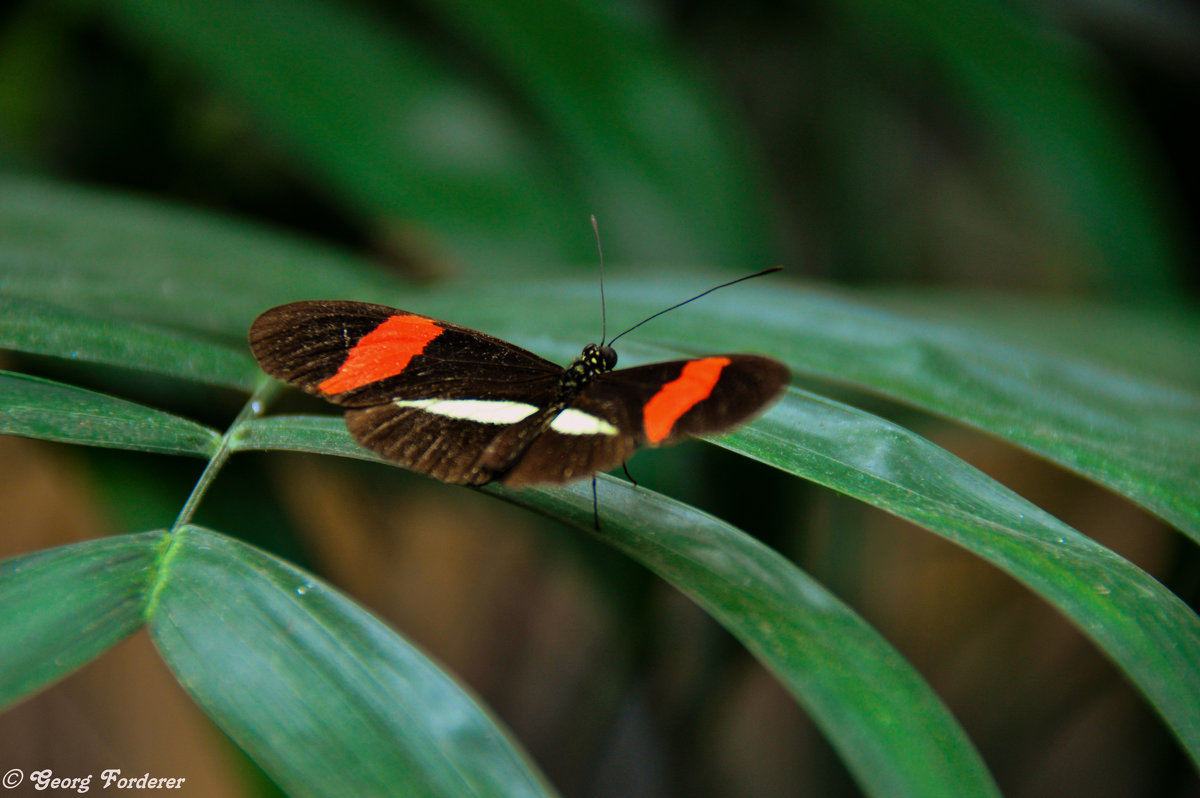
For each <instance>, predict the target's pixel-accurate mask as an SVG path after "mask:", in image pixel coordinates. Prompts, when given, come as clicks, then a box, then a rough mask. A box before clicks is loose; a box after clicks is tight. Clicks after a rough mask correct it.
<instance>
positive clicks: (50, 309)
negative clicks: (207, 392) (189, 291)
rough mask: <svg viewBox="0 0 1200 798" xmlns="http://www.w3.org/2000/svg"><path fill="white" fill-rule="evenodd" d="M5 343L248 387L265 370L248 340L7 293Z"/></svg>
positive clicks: (0, 343) (2, 312)
mask: <svg viewBox="0 0 1200 798" xmlns="http://www.w3.org/2000/svg"><path fill="white" fill-rule="evenodd" d="M0 347H2V348H7V349H13V350H16V351H19V352H32V353H34V354H39V355H51V356H53V357H61V358H66V359H68V360H80V361H85V362H92V363H103V364H105V365H114V366H124V367H126V368H130V369H135V370H137V371H146V372H151V373H154V374H164V375H167V376H169V377H180V378H183V379H189V380H194V381H196V382H201V383H207V384H209V385H223V386H227V387H230V388H241V389H244V390H249V389H251V388H253V387H254V384H255V383H256V382H257V381H258V379H259V373H260V372H259V369H258V366H257V365H255V363H254V359H253V358H252V357H251V356H250V353H249V351H248V350H247V349H246V347H245V346H244V345H242V346H232V345H229V344H221V343H216V342H214V341H211V340H209V339H206V338H201V337H199V336H196V335H189V334H186V333H180V332H176V331H174V330H170V329H165V328H162V327H154V326H151V325H147V324H141V323H138V322H131V321H125V320H119V319H114V318H112V317H98V316H93V315H90V314H88V313H85V312H82V311H79V310H70V311H68V310H64V309H61V308H57V307H54V306H52V305H46V304H43V303H40V302H32V301H29V300H25V299H18V298H14V297H5V296H0Z"/></svg>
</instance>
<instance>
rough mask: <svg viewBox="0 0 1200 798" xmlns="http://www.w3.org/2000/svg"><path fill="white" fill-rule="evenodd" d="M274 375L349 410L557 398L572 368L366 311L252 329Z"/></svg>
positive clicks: (301, 305) (314, 305)
mask: <svg viewBox="0 0 1200 798" xmlns="http://www.w3.org/2000/svg"><path fill="white" fill-rule="evenodd" d="M250 349H251V351H252V352H253V353H254V357H255V358H256V359H257V360H258V362H259V365H260V366H262V368H263V370H264V371H266V372H267V373H268V374H270V375H272V376H274V377H278V378H279V379H281V380H284V381H285V382H289V383H291V384H292V385H295V386H296V387H298V388H300V389H302V390H304V391H306V392H308V393H311V394H314V395H316V396H320V397H321V398H322V399H327V400H329V401H331V402H335V403H337V404H340V405H343V406H346V407H365V406H369V405H378V404H383V403H385V402H389V401H391V400H393V399H397V398H400V399H423V398H442V399H505V398H509V397H513V396H518V397H519V396H525V395H529V394H531V393H533V394H537V393H541V392H544V391H547V390H550V391H552V390H553V386H554V385H555V384H556V383H557V380H558V375H559V374H560V373H561V372H562V368H561V367H559V366H557V365H556V364H554V363H552V362H550V361H549V360H546V359H544V358H541V357H538V356H537V355H535V354H533V353H532V352H529V351H527V350H525V349H522V348H520V347H519V346H514V345H513V344H510V343H508V342H507V341H503V340H501V339H499V338H493V337H492V336H490V335H485V334H483V333H481V332H477V331H475V330H471V329H468V328H466V327H460V326H458V325H457V324H450V323H449V322H444V321H438V320H436V319H430V318H427V317H425V316H420V315H418V314H415V313H408V312H405V311H402V310H396V309H394V308H390V307H387V306H385V305H373V304H370V303H366V302H344V301H313V302H293V303H291V304H288V305H280V306H279V307H276V308H272V309H271V310H268V311H267V312H265V313H263V314H262V315H261V316H259V317H258V318H257V319H255V321H254V324H253V325H251V327H250Z"/></svg>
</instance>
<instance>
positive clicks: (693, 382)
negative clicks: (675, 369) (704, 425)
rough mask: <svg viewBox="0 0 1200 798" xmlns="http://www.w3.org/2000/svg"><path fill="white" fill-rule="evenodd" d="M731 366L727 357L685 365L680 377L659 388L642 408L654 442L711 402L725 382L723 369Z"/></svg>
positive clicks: (644, 422) (649, 435) (647, 433)
mask: <svg viewBox="0 0 1200 798" xmlns="http://www.w3.org/2000/svg"><path fill="white" fill-rule="evenodd" d="M728 365H729V358H727V357H706V358H704V359H702V360H693V361H691V362H689V363H687V364H686V365H684V367H683V371H682V372H681V373H680V375H679V376H678V377H676V378H675V379H673V380H671V381H670V382H668V383H667V384H666V385H664V386H663V387H662V388H659V389H658V393H656V394H654V396H652V397H650V401H649V402H646V406H645V407H644V408H643V409H642V426H643V427H644V428H645V430H646V437H647V438H648V439H649V440H650V442H651V443H658V442H659V441H661V440H663V439H664V438H666V437H667V436H668V435H669V434H671V428H672V427H674V426H675V422H676V421H678V420H679V417H680V416H682V415H683V414H684V413H686V412H687V411H689V410H691V409H692V408H693V407H695V406H696V405H697V404H699V403H700V402H702V401H704V400H705V399H707V398H708V396H709V394H711V393H712V389H713V386H715V385H716V384H717V380H719V379H721V370H722V369H724V368H725V367H726V366H728Z"/></svg>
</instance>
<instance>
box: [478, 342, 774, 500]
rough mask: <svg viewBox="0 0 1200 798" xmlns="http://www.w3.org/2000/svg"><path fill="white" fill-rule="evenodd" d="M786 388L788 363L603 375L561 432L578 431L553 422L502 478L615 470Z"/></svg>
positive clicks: (728, 358) (687, 363)
mask: <svg viewBox="0 0 1200 798" xmlns="http://www.w3.org/2000/svg"><path fill="white" fill-rule="evenodd" d="M787 381H788V371H787V369H786V368H785V367H784V366H783V365H782V364H781V363H779V362H777V361H774V360H771V359H770V358H765V357H759V356H757V355H742V354H734V355H716V356H712V357H706V358H697V359H693V360H673V361H667V362H663V363H651V364H649V365H645V366H637V367H635V368H630V369H620V370H618V371H609V372H605V373H603V374H599V375H597V376H596V377H595V378H593V380H592V381H591V382H590V383H589V384H588V386H587V387H586V388H584V390H583V392H582V393H580V395H579V396H577V397H576V398H575V399H574V401H572V402H571V403H570V404H568V406H567V408H566V409H565V410H564V411H563V413H564V414H565V413H567V412H574V413H578V414H580V418H579V420H578V421H577V422H576V423H575V424H573V425H567V424H561V425H557V426H560V427H561V428H562V429H563V430H567V429H571V430H573V432H570V433H569V432H566V431H561V432H560V431H559V430H556V429H555V426H556V425H555V424H553V423H552V424H551V426H550V427H549V428H548V429H546V430H545V431H544V432H543V433H542V434H541V435H540V436H538V437H537V438H536V439H534V441H533V442H532V443H531V444H530V445H529V448H528V449H527V450H526V452H525V454H524V455H523V456H522V457H521V458H520V459H519V460H518V461H517V462H516V463H515V464H513V466H512V467H511V469H510V470H509V471H508V472H507V473H506V474H504V475H503V476H502V477H500V479H501V480H502V481H503V482H504V483H506V484H508V485H512V486H517V487H519V486H521V485H528V484H540V483H546V482H569V481H571V480H573V479H579V478H581V477H585V476H589V475H591V474H595V473H597V472H603V471H611V470H612V469H614V468H617V467H618V466H620V465H622V464H624V463H625V462H626V461H627V460H628V459H629V458H630V457H631V456H632V455H633V453H634V452H635V451H636V450H637V449H638V448H639V447H641V446H663V445H669V444H672V443H675V442H677V441H679V440H680V439H682V438H685V437H687V436H689V435H705V434H715V433H719V432H723V431H725V430H728V429H731V428H733V427H735V426H737V425H738V424H740V423H742V422H743V421H746V420H747V419H748V418H750V417H751V416H753V415H754V414H756V413H757V412H759V411H760V410H761V409H762V408H763V407H764V406H765V405H766V404H768V403H769V402H771V401H772V400H773V399H775V398H776V397H777V396H778V395H779V394H780V392H781V391H782V390H783V387H784V385H785V384H786V383H787ZM560 417H561V415H560ZM587 419H594V420H595V421H593V422H588V421H587Z"/></svg>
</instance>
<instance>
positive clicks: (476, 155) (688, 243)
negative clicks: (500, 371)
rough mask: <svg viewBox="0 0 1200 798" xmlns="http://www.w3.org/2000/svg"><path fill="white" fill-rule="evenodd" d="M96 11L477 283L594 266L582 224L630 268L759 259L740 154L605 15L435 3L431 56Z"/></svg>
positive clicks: (286, 19)
mask: <svg viewBox="0 0 1200 798" xmlns="http://www.w3.org/2000/svg"><path fill="white" fill-rule="evenodd" d="M98 5H99V6H100V7H101V8H103V9H104V11H105V12H106V13H108V14H109V15H110V17H111V18H112V19H113V20H114V21H116V22H117V23H118V24H120V25H122V26H123V27H124V28H125V29H126V30H127V31H129V32H130V33H132V34H134V35H136V36H137V37H138V38H139V40H140V41H141V42H143V43H145V44H146V45H148V46H149V47H151V48H154V49H155V50H156V51H157V54H158V57H159V58H161V59H164V60H170V61H171V62H174V63H180V64H183V65H185V66H189V67H191V68H193V69H194V70H195V71H196V73H197V74H198V75H200V76H202V77H203V78H206V79H208V80H211V81H212V82H213V83H214V84H215V85H217V86H219V87H220V89H221V90H222V92H223V93H225V94H227V95H231V96H233V97H235V98H237V99H238V100H240V101H241V103H242V104H243V106H244V107H245V109H246V111H247V114H248V116H250V117H251V118H252V119H253V120H254V121H256V122H257V123H258V124H259V125H260V126H261V127H262V128H263V133H264V136H265V137H267V138H269V139H271V140H272V141H276V142H280V143H282V144H283V145H284V146H285V147H287V148H288V149H289V150H290V152H291V154H292V155H293V158H294V159H295V160H296V161H297V163H298V164H299V165H300V166H301V168H304V169H306V170H307V171H309V172H310V173H311V174H312V176H313V177H315V178H316V179H318V180H321V181H323V182H324V183H325V184H326V185H327V186H328V190H329V192H330V194H331V196H332V197H333V199H334V200H335V201H339V202H341V203H342V204H343V205H344V206H347V207H348V208H350V209H351V210H352V211H353V212H354V213H356V214H358V215H360V216H362V215H365V216H367V217H373V218H374V219H376V220H379V221H381V222H382V223H383V224H391V223H392V222H393V220H402V222H403V224H404V226H405V230H403V231H400V235H409V232H408V231H409V230H412V229H415V231H416V235H412V236H411V238H414V239H417V238H421V237H426V236H425V235H424V231H426V230H428V231H431V232H432V233H433V241H434V243H435V244H437V245H440V246H441V247H442V248H444V249H446V250H449V251H452V252H453V253H454V254H455V255H456V256H457V260H458V261H459V262H460V263H462V264H464V265H465V266H466V268H468V269H471V270H473V271H475V272H476V273H482V272H484V271H485V270H489V271H490V270H494V269H497V268H499V269H509V268H522V269H528V268H529V265H530V264H531V263H534V264H542V266H543V267H547V266H551V265H553V264H557V263H562V262H564V261H568V262H569V261H575V260H578V259H581V258H584V257H588V256H589V255H590V254H591V246H592V245H591V240H590V237H589V235H588V230H587V213H588V212H589V211H595V212H596V213H598V214H599V216H600V218H601V219H612V220H614V223H613V224H612V225H611V229H612V231H613V233H612V236H613V239H614V240H613V241H611V242H610V243H611V244H612V245H613V246H612V247H611V248H612V250H613V251H620V252H624V253H626V254H627V256H629V257H639V258H660V257H663V256H667V257H680V256H684V257H690V256H693V255H694V256H700V255H701V254H702V253H708V257H713V258H716V259H717V260H718V261H720V262H746V261H747V260H759V259H761V254H760V253H761V248H762V243H761V242H762V241H763V240H764V233H765V226H764V224H763V222H762V219H764V218H765V217H766V214H765V213H763V212H762V210H761V206H762V202H761V199H760V198H761V197H762V196H763V193H762V192H761V191H757V190H756V187H757V186H758V185H759V184H760V183H761V180H759V179H757V178H758V176H757V175H754V174H752V173H751V170H750V168H749V167H748V166H747V161H748V159H747V158H746V156H745V153H746V151H747V150H748V149H749V147H748V144H747V139H748V137H747V136H745V135H744V134H742V133H741V132H740V131H738V130H737V129H736V128H735V126H734V124H733V122H732V121H731V120H733V119H734V118H735V117H734V116H733V115H732V114H722V113H720V112H719V111H718V110H716V109H718V108H719V103H718V99H717V97H716V95H715V93H713V92H706V91H704V90H703V89H702V87H701V86H700V84H699V81H697V79H696V77H695V74H696V72H697V70H696V68H695V65H693V64H689V63H688V62H687V61H686V60H684V59H683V58H682V57H680V56H679V55H678V54H676V53H672V52H671V51H670V50H669V49H668V48H667V44H666V37H665V36H658V37H656V36H654V35H652V33H651V32H650V31H647V30H645V29H643V28H638V27H636V26H634V25H631V24H628V22H624V21H622V19H621V18H620V16H618V15H616V14H613V13H611V12H607V11H602V10H601V9H600V8H599V7H596V6H589V5H587V4H584V3H578V2H573V1H572V0H545V2H542V3H540V4H538V5H537V6H536V7H533V6H522V5H521V4H520V3H512V2H509V3H496V4H453V3H448V2H444V1H443V2H431V3H429V4H428V7H427V11H426V12H427V13H429V14H431V15H434V16H439V17H441V20H442V23H443V24H444V25H446V26H448V27H449V28H451V29H452V33H459V34H461V36H460V37H458V38H455V37H453V35H451V36H447V37H446V38H445V39H443V40H442V42H441V43H440V47H438V49H433V48H432V47H431V46H430V45H429V44H428V43H427V39H428V30H427V29H426V28H424V27H422V28H421V29H420V30H418V31H413V32H411V33H410V32H407V31H405V30H404V29H403V28H402V27H401V26H400V25H399V24H389V20H388V19H387V17H386V16H385V15H384V13H383V12H382V11H381V12H380V13H378V14H377V15H374V16H368V15H365V14H361V13H356V12H355V11H353V10H351V9H349V8H347V7H346V6H345V5H338V4H334V3H328V2H317V1H316V0H291V2H288V3H275V4H267V5H266V6H261V5H256V6H247V5H246V4H244V3H239V2H236V0H204V2H200V1H199V0H193V1H192V2H177V3H170V4H164V3H155V2H147V0H120V2H108V3H103V4H98ZM268 9H269V10H268ZM545 30H548V31H551V32H553V35H551V36H543V35H540V34H541V33H542V32H543V31H545ZM563 30H570V31H572V34H571V36H569V37H564V36H562V35H561V32H562V31H563ZM231 41H237V42H244V43H247V44H248V46H238V47H230V46H229V43H230V42H231ZM450 42H453V47H449V46H448V43H450ZM616 53H619V54H620V56H619V57H615V56H614V54H616ZM471 61H476V62H477V63H478V64H479V66H478V67H477V68H476V69H475V70H474V72H471V71H469V68H468V65H469V63H470V62H471ZM599 74H605V75H607V76H608V77H607V78H605V80H603V81H601V82H600V83H599V84H598V83H597V79H596V75H599ZM364 76H369V79H366V78H365V77H364ZM496 81H501V83H503V84H505V85H507V86H508V87H509V88H508V89H507V90H506V91H501V92H497V91H496V90H495V86H496ZM603 85H608V86H609V89H608V90H607V91H597V88H598V86H603ZM563 164H570V165H571V169H569V170H565V169H563ZM696 164H704V168H702V169H698V168H696ZM572 209H574V210H572Z"/></svg>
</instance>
